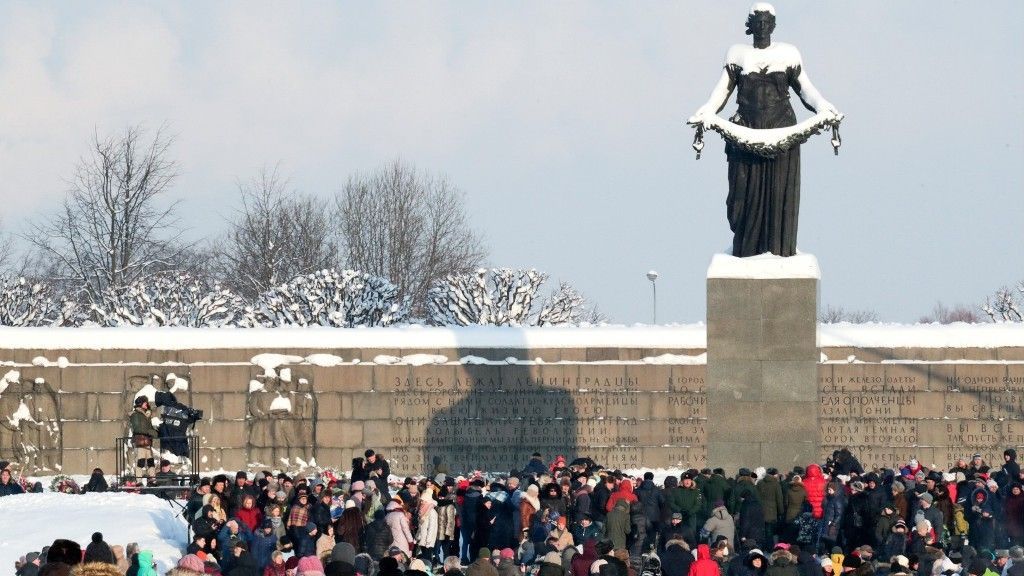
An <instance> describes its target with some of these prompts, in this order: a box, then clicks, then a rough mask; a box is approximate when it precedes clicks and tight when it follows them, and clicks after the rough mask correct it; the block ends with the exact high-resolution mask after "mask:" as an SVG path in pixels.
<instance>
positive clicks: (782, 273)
mask: <svg viewBox="0 0 1024 576" xmlns="http://www.w3.org/2000/svg"><path fill="white" fill-rule="evenodd" d="M708 278H750V279H769V280H774V279H782V278H821V270H820V269H819V268H818V259H817V258H815V257H814V255H813V254H797V255H795V256H788V257H782V256H776V255H774V254H768V253H765V254H760V255H758V256H749V257H747V258H737V257H736V256H732V255H729V254H715V255H714V256H713V257H712V258H711V265H710V266H708Z"/></svg>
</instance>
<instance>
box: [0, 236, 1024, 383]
mask: <svg viewBox="0 0 1024 576" xmlns="http://www.w3.org/2000/svg"><path fill="white" fill-rule="evenodd" d="M813 259H814V257H813V256H811V255H809V254H805V255H797V256H792V257H790V258H785V259H782V258H779V257H777V256H771V255H764V256H755V257H752V258H743V259H742V260H743V261H744V262H736V261H738V260H741V259H739V258H734V257H732V256H726V255H718V256H716V257H715V259H713V260H712V264H711V266H710V267H709V268H708V274H709V277H717V278H756V277H759V278H801V277H803V278H813V277H817V274H818V272H817V264H816V263H815V262H814V260H813ZM779 260H786V261H787V262H779ZM800 262H803V264H800ZM712 274H715V275H714V276H712ZM801 274H802V276H801ZM705 331H706V327H705V326H704V324H703V323H699V324H668V325H662V326H647V325H642V324H637V325H633V326H597V327H587V328H563V327H544V328H510V327H499V326H467V327H452V328H435V327H426V326H402V327H391V328H320V327H316V328H238V329H234V328H10V327H0V341H3V342H4V343H5V344H4V345H5V347H6V348H7V349H39V350H52V349H72V350H73V349H84V350H92V349H99V348H100V347H101V344H100V343H102V347H103V348H105V349H112V350H118V349H121V350H201V349H223V348H247V349H258V350H274V349H302V348H305V349H309V350H329V349H344V348H357V349H374V348H384V349H396V348H397V349H405V350H416V349H426V350H437V349H447V348H454V349H495V348H501V349H509V350H517V349H537V348H588V347H593V348H618V347H628V348H646V349H651V350H659V349H660V350H665V351H666V352H667V353H671V352H670V351H672V350H680V349H695V350H701V349H704V348H706V346H707V341H706V335H705ZM818 336H819V342H820V346H823V347H838V346H841V347H863V348H1000V347H1024V324H1021V323H1003V324H963V323H957V324H946V325H939V324H880V323H870V324H849V323H839V324H821V325H819V330H818ZM412 356H415V355H412V354H410V355H409V357H412ZM429 356H430V355H426V357H429ZM657 356H658V355H657V354H655V355H653V356H652V357H657ZM396 358H397V357H396ZM420 359H421V358H416V360H420ZM424 359H425V358H424ZM3 360H6V359H5V358H2V357H0V361H3ZM398 361H401V359H398ZM252 362H253V364H256V365H258V366H260V367H262V368H263V369H264V370H265V371H267V372H268V375H270V376H273V375H276V373H277V368H278V367H280V366H281V365H284V364H300V363H303V362H305V363H307V364H312V365H315V366H337V365H338V364H341V363H342V359H341V358H340V357H338V356H334V355H333V354H311V355H309V356H307V357H305V358H303V357H301V356H288V355H283V354H260V355H258V356H256V357H254V358H253V360H252ZM351 362H352V363H355V362H356V361H355V360H352V361H351ZM461 362H462V363H464V364H491V363H495V362H493V361H488V360H485V359H484V358H481V357H480V356H479V355H473V354H467V355H464V356H462V357H461ZM378 363H383V362H378ZM407 363H408V362H407ZM497 363H498V364H506V363H508V362H507V361H498V362H497ZM683 363H685V362H683ZM4 364H6V365H9V366H13V363H10V362H4ZM58 365H60V366H61V367H66V366H67V365H68V362H67V359H66V358H64V357H61V358H60V359H59V360H58ZM268 368H269V369H270V370H269V371H268V370H267V369H268ZM18 378H19V374H18V371H17V370H10V371H9V372H7V374H6V375H4V376H2V377H0V393H2V392H3V389H4V388H5V387H6V385H7V384H11V383H15V382H17V381H18ZM183 384H184V383H183Z"/></svg>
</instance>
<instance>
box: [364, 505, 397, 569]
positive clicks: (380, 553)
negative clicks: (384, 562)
mask: <svg viewBox="0 0 1024 576" xmlns="http://www.w3.org/2000/svg"><path fill="white" fill-rule="evenodd" d="M386 515H387V511H385V510H384V509H383V508H381V509H379V510H377V511H376V512H374V513H373V521H371V522H370V523H369V524H367V525H366V528H363V550H366V553H367V554H369V555H370V557H371V558H373V559H374V560H377V561H379V560H380V559H381V558H383V557H384V556H387V553H388V548H390V547H391V543H392V542H393V541H394V538H393V537H392V535H391V528H389V527H388V525H387V523H386V522H384V517H385V516H386Z"/></svg>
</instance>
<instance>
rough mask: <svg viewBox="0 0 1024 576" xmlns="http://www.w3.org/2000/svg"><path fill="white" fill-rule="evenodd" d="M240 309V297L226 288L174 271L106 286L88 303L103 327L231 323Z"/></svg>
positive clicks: (240, 313) (239, 317)
mask: <svg viewBox="0 0 1024 576" xmlns="http://www.w3.org/2000/svg"><path fill="white" fill-rule="evenodd" d="M244 309H245V306H244V302H243V301H242V299H241V298H240V297H238V296H237V295H235V294H234V293H233V292H231V291H230V290H228V289H226V288H222V287H221V286H219V285H217V284H214V285H212V286H211V285H210V284H208V283H207V282H206V281H205V280H203V279H200V278H196V277H194V276H192V275H190V274H187V273H174V272H164V273H159V274H155V275H153V276H150V277H149V278H146V279H144V280H139V281H137V282H134V283H132V284H130V285H128V286H126V287H124V288H121V289H107V290H105V291H104V292H103V293H102V296H101V298H100V301H99V302H98V303H96V304H93V305H92V306H91V310H92V313H93V315H94V316H95V318H96V321H97V322H98V323H99V324H101V325H103V326H192V327H201V326H213V327H220V326H234V325H237V324H239V323H240V322H241V320H242V318H243V312H244Z"/></svg>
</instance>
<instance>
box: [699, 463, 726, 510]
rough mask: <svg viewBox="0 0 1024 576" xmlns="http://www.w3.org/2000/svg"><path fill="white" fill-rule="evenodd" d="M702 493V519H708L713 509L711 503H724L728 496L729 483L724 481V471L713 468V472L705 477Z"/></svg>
mask: <svg viewBox="0 0 1024 576" xmlns="http://www.w3.org/2000/svg"><path fill="white" fill-rule="evenodd" d="M706 478H707V480H705V482H704V486H703V489H702V492H703V493H704V506H705V510H704V517H705V518H710V517H711V511H712V510H713V509H714V506H712V503H714V502H715V501H717V500H721V501H723V502H724V501H725V500H726V498H727V497H728V495H729V481H728V480H726V479H725V470H723V469H721V468H715V470H714V472H712V473H711V474H708V475H707V476H706Z"/></svg>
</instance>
